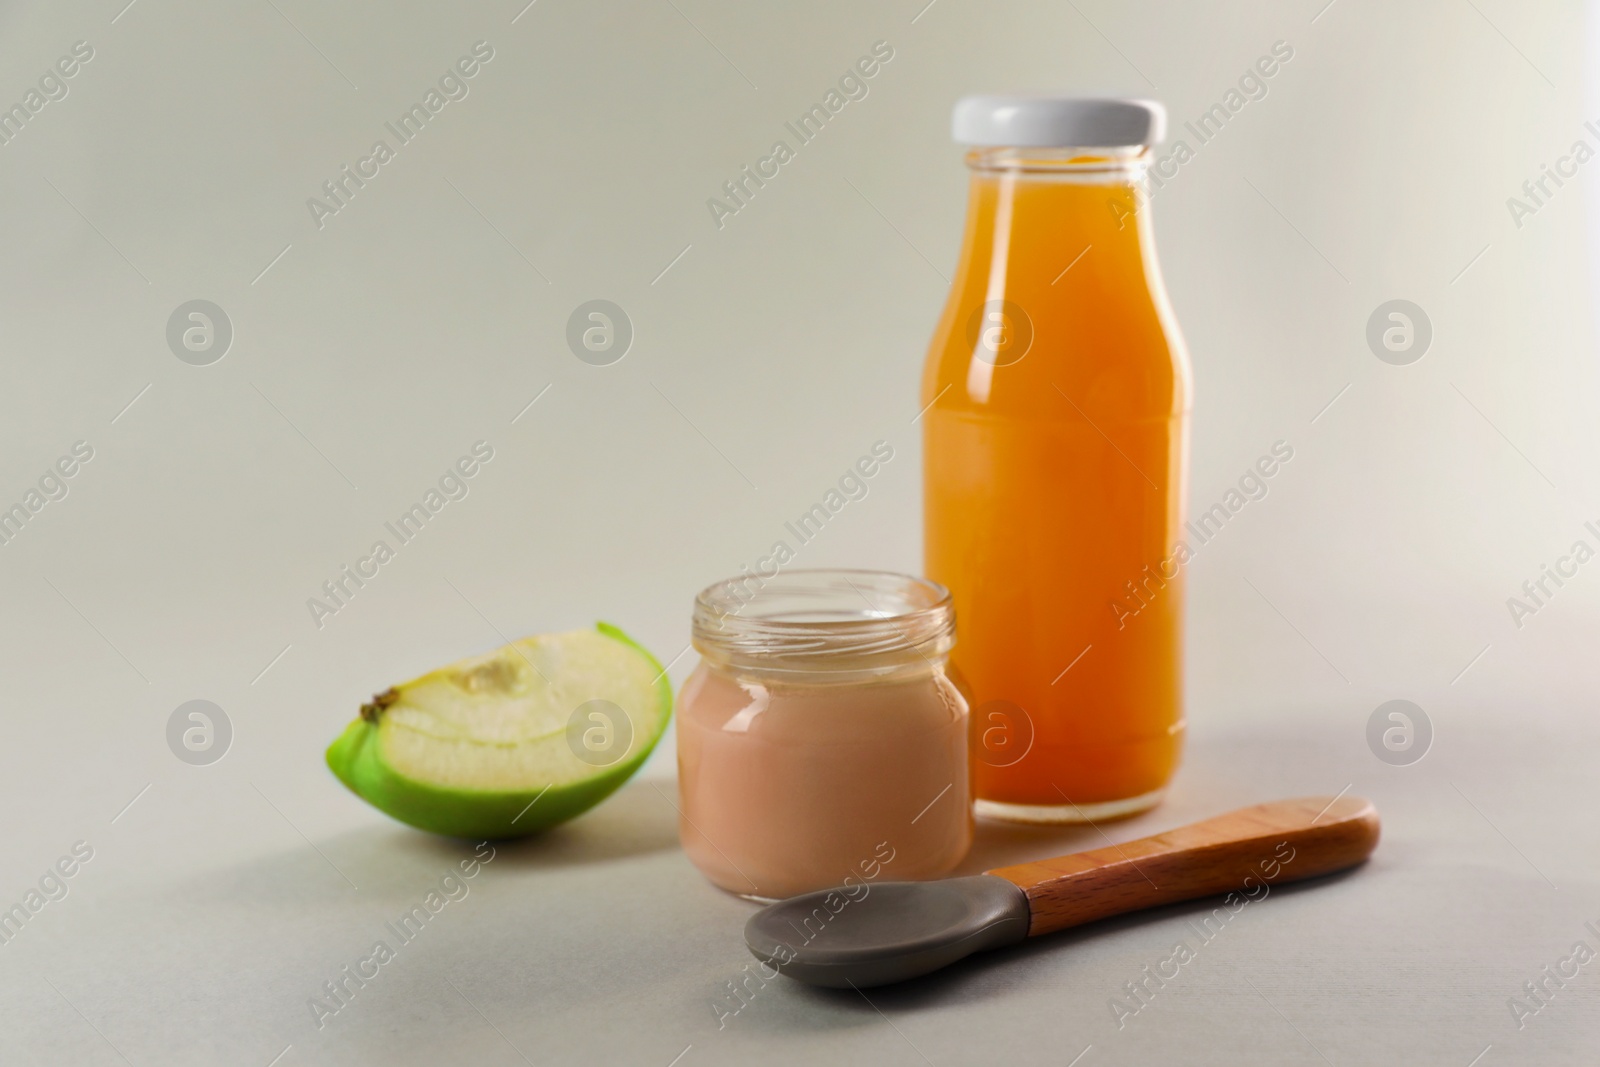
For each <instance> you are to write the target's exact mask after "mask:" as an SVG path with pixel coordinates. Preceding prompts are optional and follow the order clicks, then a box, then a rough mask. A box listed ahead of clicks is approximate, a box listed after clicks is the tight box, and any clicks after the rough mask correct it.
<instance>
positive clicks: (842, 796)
mask: <svg viewBox="0 0 1600 1067" xmlns="http://www.w3.org/2000/svg"><path fill="white" fill-rule="evenodd" d="M693 636H694V647H695V649H696V650H698V651H699V653H700V657H701V659H700V664H699V666H698V667H696V668H695V671H694V673H693V674H692V675H691V676H690V677H689V679H688V681H686V682H685V683H684V685H683V689H682V691H681V692H680V693H679V696H678V705H677V714H678V790H679V797H680V800H681V804H680V808H679V813H680V819H679V824H678V827H679V835H680V837H681V838H682V841H683V848H684V851H685V852H686V853H687V854H688V856H689V859H690V860H691V861H692V862H693V863H694V865H695V866H696V867H698V868H700V870H701V872H702V873H704V874H705V876H706V877H707V878H709V879H710V880H711V881H712V882H713V883H715V884H716V885H718V886H720V887H721V888H723V889H726V890H728V891H730V892H733V893H737V894H739V895H741V896H746V897H752V898H757V899H762V900H770V899H777V898H781V897H787V896H793V895H794V894H796V893H803V892H808V891H810V890H814V889H826V888H831V887H836V886H845V887H851V886H854V885H864V884H868V883H870V882H872V881H873V880H874V879H880V878H881V879H885V880H894V881H905V880H910V879H919V878H932V877H935V876H938V875H941V874H945V873H947V872H948V871H950V870H951V869H952V868H953V867H955V865H956V864H957V863H959V862H960V861H961V859H962V857H964V856H965V855H966V853H967V849H968V847H970V845H971V844H972V806H971V799H970V794H969V785H968V781H969V774H968V763H967V730H968V723H967V703H966V701H965V700H964V699H963V698H962V696H961V694H960V693H959V692H958V691H957V690H956V687H955V686H954V685H953V684H951V682H950V679H949V678H948V677H946V673H945V665H946V659H947V657H948V655H949V652H950V648H951V646H952V645H953V644H954V643H955V614H954V610H953V608H952V607H951V603H950V594H949V592H948V591H946V590H945V589H944V587H943V586H940V585H937V584H935V583H933V582H929V581H925V580H923V579H920V578H911V577H907V576H904V575H898V574H887V573H883V572H878V571H854V570H812V571H804V570H801V571H790V572H787V573H782V574H779V575H777V576H775V577H772V578H761V577H753V576H750V575H745V576H742V577H739V578H733V579H730V580H728V581H725V582H719V583H717V584H716V585H713V586H711V587H710V588H708V589H706V590H705V591H704V592H702V593H701V594H700V595H699V596H698V597H697V598H695V605H694V622H693Z"/></svg>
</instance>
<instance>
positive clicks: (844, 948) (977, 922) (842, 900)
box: [744, 874, 1028, 989]
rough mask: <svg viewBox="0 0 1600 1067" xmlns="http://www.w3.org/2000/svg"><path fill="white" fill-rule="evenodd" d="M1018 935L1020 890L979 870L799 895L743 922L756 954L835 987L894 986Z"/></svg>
mask: <svg viewBox="0 0 1600 1067" xmlns="http://www.w3.org/2000/svg"><path fill="white" fill-rule="evenodd" d="M862 889H866V890H867V892H866V893H865V894H862V893H861V892H860V890H862ZM849 893H854V894H855V897H856V899H852V898H851V896H849V895H847V894H849ZM1027 936H1028V898H1027V895H1026V894H1024V893H1023V891H1022V890H1021V889H1019V888H1018V887H1017V886H1016V884H1015V883H1012V882H1008V881H1006V879H1004V878H997V877H995V876H994V875H989V874H979V875H974V876H973V877H971V878H946V879H944V880H942V881H938V882H884V883H882V884H879V885H870V884H867V883H862V884H859V885H856V886H852V887H850V888H849V889H828V890H823V891H821V892H817V893H806V894H803V895H801V896H798V897H790V898H789V899H788V900H780V901H778V902H777V903H776V904H771V905H768V906H767V907H765V908H762V909H761V910H760V911H758V912H756V913H755V914H754V915H752V916H751V917H750V921H749V922H747V923H746V924H745V927H744V940H745V944H746V945H748V946H750V951H751V952H753V953H754V954H755V955H756V958H757V959H761V960H764V961H766V962H767V963H768V964H770V965H771V966H773V967H776V968H777V969H778V970H779V971H781V972H782V973H784V974H786V975H788V976H789V977H790V978H797V979H799V980H800V981H802V982H806V983H808V984H810V985H820V986H833V987H836V988H841V989H842V988H847V987H849V986H851V985H855V986H875V985H887V984H888V983H890V982H902V981H905V980H906V979H907V978H916V977H917V976H918V975H923V974H927V973H928V972H929V971H936V970H938V969H939V968H940V967H943V966H945V965H946V964H950V963H954V962H955V961H956V960H958V959H960V958H961V957H963V956H970V955H971V954H972V953H974V952H980V951H982V950H983V949H989V948H999V947H1000V946H1002V945H1013V944H1016V943H1017V942H1019V941H1021V940H1023V939H1024V938H1026V937H1027Z"/></svg>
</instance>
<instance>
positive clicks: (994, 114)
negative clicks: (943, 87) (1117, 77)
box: [950, 96, 1167, 148]
mask: <svg viewBox="0 0 1600 1067" xmlns="http://www.w3.org/2000/svg"><path fill="white" fill-rule="evenodd" d="M950 131H951V133H952V135H953V136H954V137H955V139H956V142H957V143H959V144H969V145H981V146H988V147H997V148H999V147H1007V146H1012V147H1017V148H1067V147H1083V148H1090V147H1095V148H1117V147H1126V146H1131V145H1151V144H1155V143H1157V142H1158V141H1160V140H1161V139H1162V138H1163V137H1165V136H1166V133H1167V109H1166V108H1164V107H1162V106H1161V105H1160V104H1159V103H1157V102H1156V101H1154V100H1131V99H1119V98H1114V97H1082V96H964V97H962V98H961V99H960V100H958V101H956V108H955V113H954V114H953V115H952V116H951V119H950Z"/></svg>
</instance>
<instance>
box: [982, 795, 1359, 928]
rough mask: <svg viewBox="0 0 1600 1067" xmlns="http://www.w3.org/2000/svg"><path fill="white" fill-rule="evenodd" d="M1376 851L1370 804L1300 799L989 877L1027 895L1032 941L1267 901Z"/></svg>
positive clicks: (1351, 799) (998, 870) (1343, 798)
mask: <svg viewBox="0 0 1600 1067" xmlns="http://www.w3.org/2000/svg"><path fill="white" fill-rule="evenodd" d="M1377 844H1378V812H1377V810H1376V809H1374V808H1373V806H1372V804H1371V802H1369V801H1366V800H1362V799H1361V798H1360V797H1350V796H1341V797H1302V798H1300V799H1299V800H1279V801H1276V802H1274V803H1271V804H1257V805H1256V806H1255V807H1251V808H1240V809H1239V810H1238V811H1233V812H1229V813H1228V814H1226V815H1219V816H1217V817H1216V818H1214V819H1207V820H1205V821H1204V822H1197V823H1193V824H1191V825H1189V826H1180V827H1179V828H1178V829H1176V830H1168V831H1167V832H1166V833H1164V834H1156V835H1155V836H1153V837H1141V838H1140V839H1139V840H1137V841H1129V842H1126V843H1125V844H1121V845H1112V846H1111V847H1109V848H1099V849H1095V850H1094V851H1092V852H1078V853H1074V854H1073V855H1070V856H1058V857H1056V858H1055V859H1047V860H1037V861H1035V862H1033V863H1019V864H1017V865H1016V866H1014V867H999V868H996V869H995V870H992V871H988V872H986V873H988V874H992V875H996V876H998V877H1000V878H1004V879H1007V880H1008V881H1011V882H1014V883H1016V884H1017V886H1019V887H1020V888H1021V889H1022V891H1023V892H1024V893H1026V894H1027V897H1028V909H1029V912H1030V914H1031V918H1030V921H1029V925H1028V936H1029V937H1034V936H1036V935H1038V934H1048V933H1050V932H1052V931H1054V930H1061V929H1065V928H1066V927H1068V926H1077V925H1078V924H1079V923H1086V922H1092V921H1094V920H1095V919H1104V918H1107V917H1108V916H1112V915H1121V914H1123V913H1124V912H1130V911H1138V910H1140V909H1141V908H1153V907H1156V906H1158V905H1162V904H1175V903H1177V902H1178V901H1182V900H1193V899H1194V898H1196V897H1207V896H1213V895H1215V894H1218V893H1227V894H1229V896H1230V900H1231V898H1232V897H1233V896H1235V895H1237V897H1238V898H1239V899H1240V900H1260V899H1261V898H1262V897H1263V896H1264V895H1265V894H1266V893H1267V892H1269V889H1270V887H1271V886H1273V885H1277V884H1280V883H1283V882H1293V881H1297V880H1299V879H1301V878H1313V877H1315V876H1317V875H1319V874H1328V873H1329V872H1331V871H1339V870H1343V869H1344V868H1346V867H1353V866H1355V865H1356V864H1358V863H1360V862H1361V861H1362V860H1364V859H1366V858H1367V856H1369V855H1370V854H1371V853H1372V850H1373V848H1375V847H1376V846H1377ZM1242 906H1243V905H1242V904H1239V905H1237V907H1242Z"/></svg>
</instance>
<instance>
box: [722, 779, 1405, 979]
mask: <svg viewBox="0 0 1600 1067" xmlns="http://www.w3.org/2000/svg"><path fill="white" fill-rule="evenodd" d="M1378 833H1379V827H1378V813H1377V812H1376V811H1375V810H1373V807H1372V805H1371V804H1370V803H1368V802H1367V801H1365V800H1362V799H1360V798H1359V797H1349V796H1338V797H1333V798H1332V799H1329V798H1327V797H1303V798H1301V799H1298V800H1282V801H1278V802H1276V803H1273V804H1258V805H1256V806H1255V807H1251V808H1241V809H1239V810H1238V811H1234V812H1229V813H1228V814H1227V815H1221V816H1218V817H1217V818H1215V819H1207V820H1206V821H1204V822H1198V823H1194V824H1192V825H1190V826H1183V827H1179V828H1178V829H1176V830H1169V831H1168V832H1166V833H1162V834H1156V835H1155V836H1153V837H1145V838H1140V839H1139V840H1137V841H1129V842H1126V843H1124V844H1121V845H1112V846H1111V847H1110V848H1103V849H1097V850H1095V851H1093V852H1080V853H1076V854H1074V855H1071V856H1058V857H1055V858H1053V859H1045V860H1039V861H1036V862H1033V863H1024V864H1018V865H1017V866H1014V867H1002V868H998V869H996V870H993V871H990V872H988V873H987V874H980V875H974V876H972V877H968V878H948V879H945V880H943V881H936V882H885V883H883V884H881V885H871V884H858V885H855V886H852V887H849V888H840V889H827V890H822V891H819V892H815V893H806V894H803V895H801V896H798V897H791V898H790V899H788V900H780V901H779V902H778V903H776V904H770V905H768V906H767V907H765V908H763V909H761V910H760V911H758V912H756V913H755V914H754V915H752V916H751V917H750V921H749V922H747V923H746V924H745V928H744V939H745V944H746V945H748V946H749V947H750V951H751V952H752V953H754V954H755V956H756V958H757V959H760V960H762V961H764V962H766V963H767V964H769V965H771V966H773V967H776V968H777V969H778V970H779V971H780V972H781V973H783V974H786V975H788V976H789V977H791V978H795V979H798V980H800V981H802V982H806V983H809V984H811V985H819V986H834V987H840V988H842V987H848V986H855V987H858V988H860V987H866V986H876V985H887V984H888V983H890V982H901V981H904V980H906V979H908V978H916V977H918V976H919V975H924V974H927V973H929V972H930V971H936V970H938V969H939V968H940V967H943V966H945V965H947V964H950V963H954V962H955V961H956V960H959V959H961V958H962V957H964V956H970V955H971V954H972V953H974V952H981V951H983V950H984V949H991V948H999V947H1001V946H1003V945H1012V944H1016V943H1017V942H1019V941H1021V940H1023V939H1024V938H1027V937H1033V936H1037V935H1039V934H1048V933H1051V932H1053V931H1056V930H1062V929H1066V928H1067V927H1069V926H1077V925H1079V924H1081V923H1086V922H1093V921H1094V920H1096V919H1104V918H1107V917H1108V916H1112V915H1121V914H1123V913H1125V912H1130V911H1138V910H1139V909H1141V908H1152V907H1157V906H1159V905H1162V904H1174V903H1177V902H1179V901H1184V900H1193V899H1195V898H1197V897H1205V896H1214V895H1216V894H1220V893H1238V894H1242V895H1244V896H1245V897H1247V898H1249V899H1251V900H1258V899H1260V898H1261V897H1262V896H1264V895H1265V894H1266V893H1267V892H1268V891H1269V890H1270V887H1271V886H1273V885H1276V884H1278V883H1282V882H1292V881H1298V880H1299V879H1302V878H1312V877H1315V876H1317V875H1321V874H1328V873H1330V872H1332V871H1338V870H1343V869H1345V868H1347V867H1353V866H1355V865H1356V864H1358V863H1361V862H1362V861H1363V860H1365V859H1366V858H1367V856H1368V855H1370V854H1371V852H1372V850H1373V849H1374V848H1375V847H1376V846H1377V844H1378ZM863 890H864V892H863Z"/></svg>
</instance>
